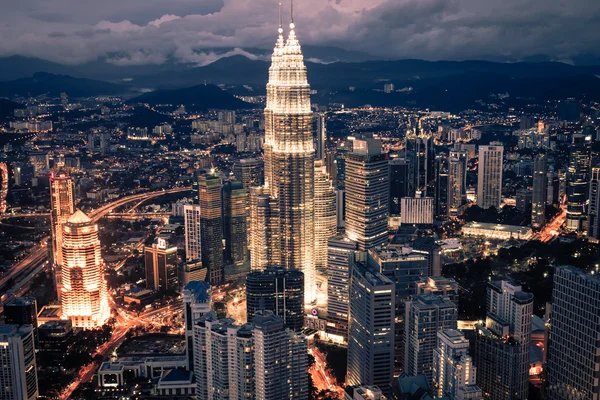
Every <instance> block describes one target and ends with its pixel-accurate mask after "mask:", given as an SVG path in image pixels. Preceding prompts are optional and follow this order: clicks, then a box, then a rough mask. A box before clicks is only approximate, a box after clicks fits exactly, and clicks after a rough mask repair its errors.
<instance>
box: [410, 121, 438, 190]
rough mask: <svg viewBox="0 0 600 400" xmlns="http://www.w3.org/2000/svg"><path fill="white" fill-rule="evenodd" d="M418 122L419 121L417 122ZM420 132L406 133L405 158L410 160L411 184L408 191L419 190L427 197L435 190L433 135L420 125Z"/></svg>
mask: <svg viewBox="0 0 600 400" xmlns="http://www.w3.org/2000/svg"><path fill="white" fill-rule="evenodd" d="M419 124H420V123H419ZM418 129H419V130H420V132H418V133H416V132H410V133H408V134H407V135H406V150H405V151H406V159H407V160H410V166H411V178H412V181H411V186H410V188H409V192H410V193H414V192H416V191H417V190H420V191H421V192H423V193H424V194H425V195H426V196H428V197H433V196H434V194H435V193H434V191H435V148H434V146H433V135H432V134H431V133H426V132H425V131H423V130H422V129H421V128H420V127H419V128H418Z"/></svg>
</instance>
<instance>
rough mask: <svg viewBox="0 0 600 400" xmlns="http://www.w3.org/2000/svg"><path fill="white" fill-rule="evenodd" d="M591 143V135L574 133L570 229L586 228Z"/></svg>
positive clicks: (569, 189) (569, 184)
mask: <svg viewBox="0 0 600 400" xmlns="http://www.w3.org/2000/svg"><path fill="white" fill-rule="evenodd" d="M591 144H592V138H591V136H585V135H580V134H576V135H573V142H572V144H571V155H570V158H569V169H568V171H567V229H568V230H570V231H576V232H580V231H582V230H584V228H585V222H586V216H587V215H586V213H585V202H586V200H587V194H588V193H587V188H588V181H589V176H590V158H591V149H590V147H591Z"/></svg>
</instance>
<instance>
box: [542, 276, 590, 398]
mask: <svg viewBox="0 0 600 400" xmlns="http://www.w3.org/2000/svg"><path fill="white" fill-rule="evenodd" d="M550 315H551V320H550V322H551V329H550V339H549V343H550V345H549V349H548V364H547V376H548V386H547V388H548V399H550V400H560V399H564V400H567V399H568V400H583V399H589V400H598V399H599V398H600V382H599V381H598V371H599V370H600V360H599V359H598V354H599V352H600V343H599V342H598V325H599V324H600V278H599V277H598V276H597V275H592V274H589V273H586V272H585V271H583V270H580V269H578V268H575V267H569V266H561V267H558V268H556V269H555V271H554V286H553V288H552V311H551V314H550Z"/></svg>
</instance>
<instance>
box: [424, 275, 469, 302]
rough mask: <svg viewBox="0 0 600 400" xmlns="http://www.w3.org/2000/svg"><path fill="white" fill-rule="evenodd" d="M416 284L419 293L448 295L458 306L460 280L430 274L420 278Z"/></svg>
mask: <svg viewBox="0 0 600 400" xmlns="http://www.w3.org/2000/svg"><path fill="white" fill-rule="evenodd" d="M416 286H417V294H434V295H436V296H442V297H447V298H448V299H449V300H450V301H451V302H453V303H454V304H456V305H457V306H458V297H459V295H458V289H459V286H458V282H456V281H455V280H454V279H452V278H445V277H443V276H429V277H427V278H421V279H420V280H418V281H417V283H416Z"/></svg>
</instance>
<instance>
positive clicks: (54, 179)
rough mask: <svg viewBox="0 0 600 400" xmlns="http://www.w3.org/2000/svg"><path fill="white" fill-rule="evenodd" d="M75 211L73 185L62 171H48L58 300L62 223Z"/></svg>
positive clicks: (60, 278) (60, 290)
mask: <svg viewBox="0 0 600 400" xmlns="http://www.w3.org/2000/svg"><path fill="white" fill-rule="evenodd" d="M74 212H75V185H74V182H73V178H71V177H70V176H68V175H67V174H65V173H64V172H58V173H54V172H52V173H50V226H51V234H52V268H53V271H54V283H55V285H56V293H57V296H58V301H60V300H61V296H62V274H61V270H60V267H61V265H62V252H61V249H62V241H63V240H62V234H63V233H62V232H63V225H64V224H65V222H67V219H69V217H70V216H71V215H72V214H73V213H74Z"/></svg>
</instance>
